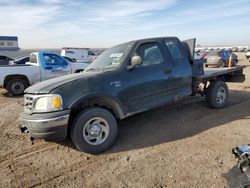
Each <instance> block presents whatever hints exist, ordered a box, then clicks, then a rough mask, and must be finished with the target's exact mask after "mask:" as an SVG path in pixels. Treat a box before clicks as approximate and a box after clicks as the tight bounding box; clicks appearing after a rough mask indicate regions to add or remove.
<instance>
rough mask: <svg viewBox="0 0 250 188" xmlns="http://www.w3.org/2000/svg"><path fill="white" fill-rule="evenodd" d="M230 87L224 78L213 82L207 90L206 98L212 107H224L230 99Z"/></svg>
mask: <svg viewBox="0 0 250 188" xmlns="http://www.w3.org/2000/svg"><path fill="white" fill-rule="evenodd" d="M228 97H229V96H228V87H227V84H226V83H225V82H224V81H222V80H217V81H214V82H212V83H211V84H210V85H209V86H208V88H207V91H206V100H207V103H208V105H209V106H210V107H212V108H215V109H220V108H224V107H225V105H226V104H227V101H228Z"/></svg>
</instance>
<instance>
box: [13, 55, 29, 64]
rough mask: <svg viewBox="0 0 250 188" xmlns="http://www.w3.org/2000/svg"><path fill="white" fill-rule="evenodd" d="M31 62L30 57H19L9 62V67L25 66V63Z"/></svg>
mask: <svg viewBox="0 0 250 188" xmlns="http://www.w3.org/2000/svg"><path fill="white" fill-rule="evenodd" d="M29 61H30V56H25V57H17V58H15V59H13V60H11V61H9V65H24V64H25V63H27V62H29Z"/></svg>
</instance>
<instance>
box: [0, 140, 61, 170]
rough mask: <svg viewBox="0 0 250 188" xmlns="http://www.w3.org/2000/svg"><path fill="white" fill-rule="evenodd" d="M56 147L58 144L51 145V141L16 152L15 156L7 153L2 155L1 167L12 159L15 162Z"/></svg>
mask: <svg viewBox="0 0 250 188" xmlns="http://www.w3.org/2000/svg"><path fill="white" fill-rule="evenodd" d="M56 147H58V146H57V145H51V143H47V144H43V145H41V146H39V147H36V148H29V149H27V150H25V151H24V152H23V151H22V152H20V153H17V154H15V155H14V156H13V155H12V154H7V155H5V156H3V157H1V159H0V167H2V166H4V165H6V163H8V162H10V161H12V162H13V161H17V160H22V159H23V158H26V157H31V156H34V154H38V153H40V152H43V151H46V150H50V149H52V148H56ZM26 159H27V158H26Z"/></svg>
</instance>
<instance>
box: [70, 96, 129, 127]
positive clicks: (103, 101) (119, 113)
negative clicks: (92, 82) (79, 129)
mask: <svg viewBox="0 0 250 188" xmlns="http://www.w3.org/2000/svg"><path fill="white" fill-rule="evenodd" d="M91 107H101V108H105V109H107V110H109V111H110V112H111V113H112V114H113V115H114V117H115V118H116V119H122V118H124V117H125V115H124V112H123V110H122V108H121V107H120V105H119V104H118V103H117V102H116V101H115V100H113V99H111V98H109V97H92V98H88V99H86V100H82V101H80V102H78V103H77V105H74V107H73V108H72V110H71V113H70V119H69V125H71V124H72V122H73V121H74V119H75V118H76V116H77V115H78V114H79V113H80V112H82V111H83V110H85V109H87V108H91ZM69 127H70V126H69Z"/></svg>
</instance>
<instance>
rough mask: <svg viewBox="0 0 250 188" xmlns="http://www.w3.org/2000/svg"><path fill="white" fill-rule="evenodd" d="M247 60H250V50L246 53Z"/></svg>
mask: <svg viewBox="0 0 250 188" xmlns="http://www.w3.org/2000/svg"><path fill="white" fill-rule="evenodd" d="M246 58H247V59H249V58H250V49H248V50H247V53H246Z"/></svg>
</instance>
